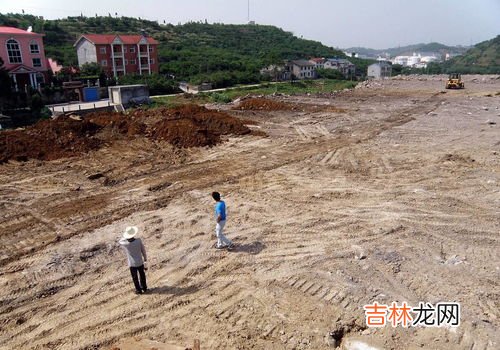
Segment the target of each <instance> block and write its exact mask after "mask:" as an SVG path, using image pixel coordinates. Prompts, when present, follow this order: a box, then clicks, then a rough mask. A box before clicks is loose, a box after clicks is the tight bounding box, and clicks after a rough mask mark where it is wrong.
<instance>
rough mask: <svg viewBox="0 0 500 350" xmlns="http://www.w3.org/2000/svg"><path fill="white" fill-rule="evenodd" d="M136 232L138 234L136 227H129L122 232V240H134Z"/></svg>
mask: <svg viewBox="0 0 500 350" xmlns="http://www.w3.org/2000/svg"><path fill="white" fill-rule="evenodd" d="M137 232H139V229H138V228H137V227H135V226H129V227H127V228H126V229H125V232H123V238H125V239H130V238H134V237H135V235H136V234H137Z"/></svg>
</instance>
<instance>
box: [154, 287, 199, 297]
mask: <svg viewBox="0 0 500 350" xmlns="http://www.w3.org/2000/svg"><path fill="white" fill-rule="evenodd" d="M198 290H199V288H198V286H189V287H186V288H183V287H175V286H163V287H153V288H150V289H149V290H148V294H171V295H176V296H181V295H186V294H192V293H195V292H197V291H198Z"/></svg>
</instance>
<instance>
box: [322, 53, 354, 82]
mask: <svg viewBox="0 0 500 350" xmlns="http://www.w3.org/2000/svg"><path fill="white" fill-rule="evenodd" d="M324 67H325V69H336V70H338V71H339V72H340V73H342V75H343V76H344V77H346V78H347V77H353V76H354V75H355V74H356V66H355V65H354V64H352V63H351V61H349V60H346V59H345V58H329V59H327V60H326V62H325V64H324Z"/></svg>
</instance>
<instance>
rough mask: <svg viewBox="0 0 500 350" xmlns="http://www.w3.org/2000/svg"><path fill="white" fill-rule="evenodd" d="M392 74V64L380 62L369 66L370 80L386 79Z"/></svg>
mask: <svg viewBox="0 0 500 350" xmlns="http://www.w3.org/2000/svg"><path fill="white" fill-rule="evenodd" d="M391 74H392V65H391V63H390V62H386V61H380V62H377V63H373V64H371V65H369V66H368V74H367V75H368V78H369V79H385V78H389V77H390V76H391Z"/></svg>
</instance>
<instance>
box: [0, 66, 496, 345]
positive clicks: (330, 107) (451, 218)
mask: <svg viewBox="0 0 500 350" xmlns="http://www.w3.org/2000/svg"><path fill="white" fill-rule="evenodd" d="M465 84H466V89H465V90H457V91H446V93H443V90H444V76H435V77H424V78H422V77H420V78H419V77H411V78H401V79H392V80H388V81H384V82H372V83H369V84H368V85H367V84H361V85H360V86H358V88H356V89H354V90H352V91H345V92H342V93H338V94H335V95H330V96H329V95H326V94H325V95H323V96H294V97H287V96H282V97H276V98H275V100H276V101H277V102H283V103H284V104H291V105H293V106H295V107H294V108H289V109H287V108H283V109H281V110H279V109H278V110H266V108H254V109H245V108H237V107H236V108H235V106H232V105H228V106H216V107H217V108H219V109H223V110H225V111H226V112H227V113H229V114H230V115H232V116H235V117H237V118H239V119H241V120H244V121H246V122H245V123H247V124H248V127H249V128H250V129H252V130H254V131H256V130H257V131H263V132H265V133H266V134H267V135H268V136H267V137H265V136H259V135H260V134H263V133H260V134H258V133H252V134H245V135H241V136H223V139H224V142H223V143H220V144H218V145H216V146H213V147H204V148H175V147H173V146H171V145H170V144H168V143H165V142H163V141H161V140H160V141H158V140H152V139H149V138H145V137H143V136H141V135H132V136H131V137H127V138H123V139H121V138H117V139H116V140H115V141H114V142H113V143H110V144H107V145H105V146H104V147H101V148H98V149H94V150H91V151H90V152H89V153H84V154H83V155H80V156H77V157H75V158H70V159H67V158H61V159H56V160H51V161H41V160H29V161H27V162H17V161H9V162H6V163H4V164H1V165H0V224H1V232H0V286H1V288H0V349H99V348H104V349H106V348H110V349H111V348H115V349H116V348H120V345H118V344H119V342H123V341H124V339H125V342H127V341H126V339H127V338H136V339H138V340H139V339H147V340H148V341H152V342H159V343H166V344H180V345H192V343H193V339H200V341H201V347H202V349H329V348H330V349H331V348H334V347H335V346H336V345H338V346H341V348H343V349H351V350H354V349H421V348H423V349H446V350H450V349H469V350H470V349H472V350H476V349H477V350H479V349H491V350H493V349H499V348H500V312H499V310H500V283H499V281H500V279H499V277H500V254H499V253H500V235H499V232H500V131H499V130H500V129H499V127H500V109H499V108H500V79H499V77H497V76H487V77H481V76H469V77H465ZM296 106H301V107H300V108H296ZM318 106H319V108H318ZM214 190H218V191H220V192H221V193H222V194H223V199H224V200H225V201H226V204H227V207H228V223H227V227H226V234H227V236H228V237H229V238H230V239H232V240H233V241H234V242H235V243H236V244H237V247H236V249H235V250H234V251H225V250H224V251H219V250H215V249H214V248H213V244H214V242H215V236H214V222H213V221H214V219H213V204H214V203H213V200H212V199H211V197H210V192H212V191H214ZM129 225H137V226H139V228H140V230H141V232H140V237H142V239H143V241H144V242H145V245H146V248H147V250H148V254H149V257H150V261H149V270H148V271H147V277H148V284H149V287H150V288H151V291H150V293H149V294H145V295H135V294H134V293H133V290H134V289H133V285H132V282H131V278H130V273H129V271H128V268H127V266H126V259H125V256H124V254H123V252H122V251H121V249H120V247H119V246H118V245H117V241H118V239H119V238H120V236H121V233H122V232H123V230H124V228H125V227H126V226H129ZM374 301H377V302H379V303H383V304H390V303H391V302H392V301H396V302H398V303H401V302H404V301H406V302H407V303H408V304H410V305H411V306H417V305H418V303H419V302H428V303H432V304H435V303H437V302H459V303H460V304H461V324H460V326H459V327H457V328H450V327H442V328H437V327H433V328H430V327H410V328H408V329H405V328H402V327H397V328H392V327H391V326H386V327H383V328H367V326H366V322H365V314H364V310H363V306H364V305H366V304H370V303H373V302H374ZM138 348H140V346H139V347H138ZM143 348H145V349H149V348H150V347H143Z"/></svg>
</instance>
